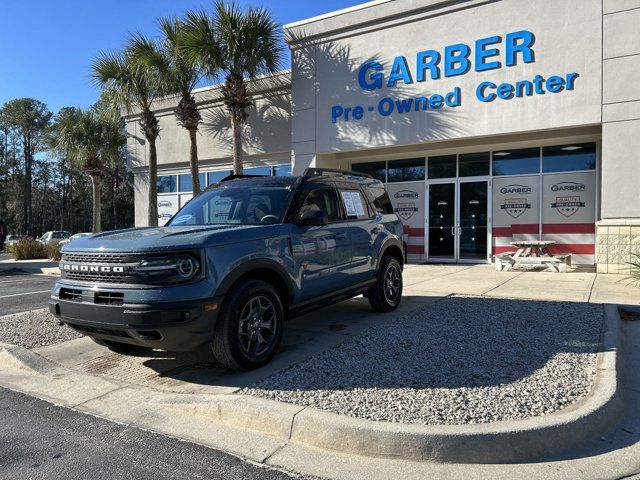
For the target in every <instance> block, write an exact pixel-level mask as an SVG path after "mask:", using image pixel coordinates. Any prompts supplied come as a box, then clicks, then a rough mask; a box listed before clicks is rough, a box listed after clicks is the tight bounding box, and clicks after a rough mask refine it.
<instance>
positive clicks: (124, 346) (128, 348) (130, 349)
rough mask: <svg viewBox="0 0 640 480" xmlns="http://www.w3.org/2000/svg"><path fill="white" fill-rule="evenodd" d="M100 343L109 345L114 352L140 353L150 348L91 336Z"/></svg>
mask: <svg viewBox="0 0 640 480" xmlns="http://www.w3.org/2000/svg"><path fill="white" fill-rule="evenodd" d="M89 338H91V340H93V341H94V342H96V343H97V344H98V345H102V346H103V347H107V348H108V349H109V350H111V351H112V352H116V353H120V354H122V355H140V354H141V353H144V352H145V351H149V348H147V347H143V346H142V345H131V344H130V343H120V342H112V341H111V340H103V339H101V338H94V337H89Z"/></svg>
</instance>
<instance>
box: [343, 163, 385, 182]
mask: <svg viewBox="0 0 640 480" xmlns="http://www.w3.org/2000/svg"><path fill="white" fill-rule="evenodd" d="M351 170H353V171H354V172H361V173H368V174H369V175H371V176H372V177H373V178H375V179H376V180H380V181H381V182H386V181H387V179H386V162H369V163H356V164H354V165H351Z"/></svg>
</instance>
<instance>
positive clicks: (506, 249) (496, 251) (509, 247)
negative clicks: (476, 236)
mask: <svg viewBox="0 0 640 480" xmlns="http://www.w3.org/2000/svg"><path fill="white" fill-rule="evenodd" d="M516 250H517V247H514V246H513V245H504V246H494V247H493V254H494V255H497V254H499V253H505V252H515V251H516Z"/></svg>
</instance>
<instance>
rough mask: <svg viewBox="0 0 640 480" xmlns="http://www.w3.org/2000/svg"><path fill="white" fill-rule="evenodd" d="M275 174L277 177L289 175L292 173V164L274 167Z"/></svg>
mask: <svg viewBox="0 0 640 480" xmlns="http://www.w3.org/2000/svg"><path fill="white" fill-rule="evenodd" d="M273 174H274V175H275V176H276V177H288V176H290V175H291V164H290V163H288V164H286V165H276V166H275V167H273Z"/></svg>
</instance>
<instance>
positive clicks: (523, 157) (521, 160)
mask: <svg viewBox="0 0 640 480" xmlns="http://www.w3.org/2000/svg"><path fill="white" fill-rule="evenodd" d="M539 172H540V149H539V148H521V149H519V150H499V151H496V152H493V174H494V175H522V174H524V173H539Z"/></svg>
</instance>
